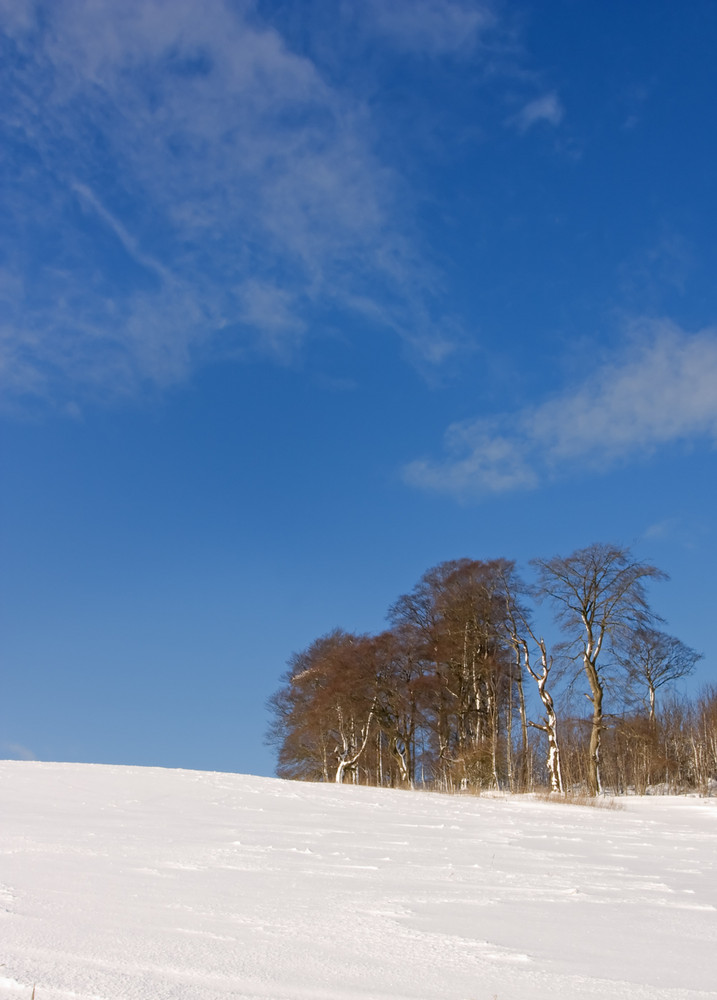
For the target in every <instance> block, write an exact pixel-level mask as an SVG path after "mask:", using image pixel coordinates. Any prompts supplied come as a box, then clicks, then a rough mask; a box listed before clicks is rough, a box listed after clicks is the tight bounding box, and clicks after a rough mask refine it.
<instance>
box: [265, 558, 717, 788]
mask: <svg viewBox="0 0 717 1000" xmlns="http://www.w3.org/2000/svg"><path fill="white" fill-rule="evenodd" d="M532 566H533V569H534V571H535V579H536V582H535V583H534V584H533V585H532V586H530V587H529V586H527V585H526V584H525V583H524V582H523V581H522V579H521V578H520V576H519V575H518V573H517V571H516V568H515V564H514V563H513V562H512V561H510V560H507V559H496V560H492V561H488V562H483V561H480V560H471V559H459V560H455V561H451V562H445V563H441V564H440V565H438V566H436V567H434V568H433V569H430V570H429V571H428V572H427V573H425V574H424V576H423V577H422V578H421V579H420V580H419V582H418V584H417V585H416V586H415V587H414V589H413V590H412V591H411V592H410V593H408V594H404V595H403V596H402V597H399V598H398V600H397V601H396V602H395V604H393V606H392V607H391V608H390V610H389V614H388V620H389V622H390V627H389V628H388V629H387V630H386V631H384V632H382V633H380V634H379V635H357V634H354V633H350V632H345V631H343V630H341V629H336V630H335V631H333V632H331V633H329V634H328V635H325V636H322V637H321V638H318V639H316V640H315V641H314V642H313V643H311V645H310V646H309V647H308V649H305V650H304V651H302V652H300V653H295V654H294V655H293V656H292V657H291V659H290V660H289V664H288V670H287V672H286V673H285V675H284V677H283V678H282V685H281V687H280V689H279V690H278V691H277V692H276V694H275V695H274V696H273V697H272V699H271V701H270V708H271V712H272V724H271V728H270V733H269V742H270V743H272V744H273V745H274V746H275V747H276V750H277V756H278V763H277V774H278V775H279V776H280V777H286V778H294V779H302V780H308V781H338V782H341V781H344V780H350V781H353V782H356V783H361V784H373V785H389V786H399V785H409V786H410V785H415V784H417V783H418V784H422V785H427V786H429V787H434V788H441V789H446V790H455V789H460V788H471V789H476V790H478V789H486V788H504V789H509V790H511V791H526V790H532V789H535V788H538V787H541V786H545V785H547V786H548V787H550V788H551V790H553V791H556V792H562V791H565V790H567V789H571V790H575V791H578V790H579V791H587V792H588V793H589V794H593V795H595V794H598V793H599V792H600V791H601V790H603V789H606V790H610V791H613V792H616V793H621V792H626V791H628V790H635V791H637V792H644V791H646V790H647V789H648V788H654V787H656V786H657V787H661V788H665V789H669V790H682V789H703V788H706V787H707V785H708V784H709V782H710V781H711V780H712V779H715V778H717V688H714V687H713V688H711V689H708V690H706V691H705V692H704V693H703V694H702V695H701V696H699V697H698V698H696V699H693V700H687V699H684V698H683V699H680V698H678V697H677V696H675V695H674V694H672V695H671V696H670V697H669V698H663V699H662V700H661V703H660V704H659V705H658V695H660V694H662V693H663V689H665V688H667V687H668V686H670V685H672V682H674V681H676V680H678V679H679V678H682V677H686V676H687V675H689V674H690V673H692V672H693V670H694V668H695V664H696V662H697V661H698V660H699V659H700V655H699V654H698V653H696V652H695V651H694V650H692V649H690V647H688V646H686V645H685V644H684V643H682V642H681V641H680V640H679V639H676V638H674V637H673V636H669V635H667V634H666V633H664V632H662V631H661V630H660V629H659V625H660V623H661V619H659V617H658V616H657V615H656V614H655V613H654V612H653V611H652V609H651V608H650V605H649V602H648V598H647V591H646V586H647V584H648V583H649V582H650V581H653V580H655V581H656V580H661V579H664V578H665V576H664V574H663V573H661V572H660V571H659V570H658V569H657V568H656V567H654V566H650V565H648V564H645V563H641V562H638V561H636V560H635V559H634V558H633V556H632V554H631V552H630V551H629V550H628V549H624V548H618V547H614V546H609V545H602V544H596V545H592V546H589V547H588V548H586V549H580V550H578V551H576V552H574V553H573V554H572V555H570V556H567V557H556V558H553V559H549V560H534V562H533V563H532ZM545 603H547V604H548V605H550V606H551V607H552V610H553V612H554V621H555V625H556V627H557V628H558V629H559V630H560V633H561V635H562V639H561V641H560V642H558V643H555V644H553V645H552V647H549V645H548V644H547V643H546V641H545V640H544V638H543V634H542V633H541V631H540V630H539V629H538V627H537V625H536V613H537V609H538V608H539V607H540V606H541V605H542V604H545ZM558 692H559V694H560V697H558ZM583 695H585V696H587V700H585V698H584V697H583ZM576 700H579V701H582V702H583V703H584V704H585V705H587V706H588V709H589V714H588V715H587V716H585V715H584V714H582V713H579V712H576V711H575V710H574V708H571V706H572V705H574V704H575V702H576ZM536 706H538V707H537V709H536ZM558 706H560V707H558Z"/></svg>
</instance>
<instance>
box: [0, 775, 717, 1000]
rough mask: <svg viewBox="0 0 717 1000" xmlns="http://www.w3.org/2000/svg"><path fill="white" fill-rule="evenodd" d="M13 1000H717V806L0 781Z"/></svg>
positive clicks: (1, 925) (202, 780) (193, 782)
mask: <svg viewBox="0 0 717 1000" xmlns="http://www.w3.org/2000/svg"><path fill="white" fill-rule="evenodd" d="M0 816H1V817H2V818H1V822H0V997H2V998H6V997H7V998H12V1000H18V998H27V1000H30V997H31V994H32V988H33V984H36V992H35V996H36V1000H68V998H81V1000H135V998H143V1000H145V998H152V1000H165V998H166V1000H169V998H171V1000H219V998H234V1000H329V998H330V1000H358V998H362V1000H403V998H405V1000H409V998H410V1000H494V998H497V1000H547V998H550V1000H554V998H559V1000H582V998H588V997H589V998H598V997H599V998H601V1000H606V998H607V1000H622V998H627V997H629V998H639V1000H657V998H661V1000H662V998H664V1000H667V998H670V1000H678V998H679V1000H687V998H690V1000H693V998H695V1000H696V998H704V997H713V998H715V997H717V908H716V906H717V800H716V799H700V798H697V797H686V798H669V797H665V798H662V797H653V798H647V799H638V798H633V799H626V800H624V807H623V808H622V809H618V810H612V809H599V808H588V807H584V806H575V805H565V804H555V803H551V802H546V801H543V800H540V799H533V798H530V797H513V798H510V797H499V796H496V797H487V796H483V797H473V796H468V795H464V796H441V795H433V794H428V793H425V792H405V791H390V790H385V789H372V788H357V787H353V786H340V787H339V786H335V785H313V784H304V783H290V782H284V781H278V780H275V779H270V778H255V777H247V776H243V775H233V774H214V773H211V774H210V773H201V772H195V771H172V770H163V769H160V768H136V767H115V766H112V767H110V766H100V765H88V764H46V763H37V762H24V761H7V762H1V763H0Z"/></svg>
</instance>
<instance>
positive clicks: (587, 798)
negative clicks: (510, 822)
mask: <svg viewBox="0 0 717 1000" xmlns="http://www.w3.org/2000/svg"><path fill="white" fill-rule="evenodd" d="M535 797H536V798H537V799H540V800H541V802H554V803H556V804H557V805H567V806H589V807H590V808H591V809H612V810H614V811H616V812H619V811H620V810H621V809H624V808H625V806H624V804H623V803H622V802H620V801H619V799H617V798H615V797H614V796H612V795H588V794H587V793H585V792H566V793H565V794H564V795H559V794H557V793H555V792H548V791H545V792H536V793H535Z"/></svg>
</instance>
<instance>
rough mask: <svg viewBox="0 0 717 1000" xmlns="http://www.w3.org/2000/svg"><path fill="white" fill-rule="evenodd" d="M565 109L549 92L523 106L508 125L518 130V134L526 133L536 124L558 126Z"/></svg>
mask: <svg viewBox="0 0 717 1000" xmlns="http://www.w3.org/2000/svg"><path fill="white" fill-rule="evenodd" d="M564 114H565V109H564V108H563V105H562V103H561V101H560V98H559V97H558V95H557V94H556V93H555V91H551V92H550V93H548V94H543V95H542V96H541V97H536V98H535V99H534V100H532V101H529V102H528V103H527V104H526V105H524V106H523V107H522V108H521V109H520V111H519V112H518V114H516V115H513V116H512V117H511V118H510V119H509V123H510V124H511V125H513V126H514V127H515V128H517V129H518V131H519V132H527V131H528V129H530V128H532V126H533V125H536V124H538V122H547V123H548V125H559V124H560V122H561V121H562V120H563V116H564Z"/></svg>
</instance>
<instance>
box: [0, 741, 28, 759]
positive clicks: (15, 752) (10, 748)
mask: <svg viewBox="0 0 717 1000" xmlns="http://www.w3.org/2000/svg"><path fill="white" fill-rule="evenodd" d="M0 753H2V754H3V756H7V757H8V758H9V759H10V760H37V757H36V756H35V754H34V753H33V752H32V750H28V748H27V747H24V746H23V745H22V744H21V743H0Z"/></svg>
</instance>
